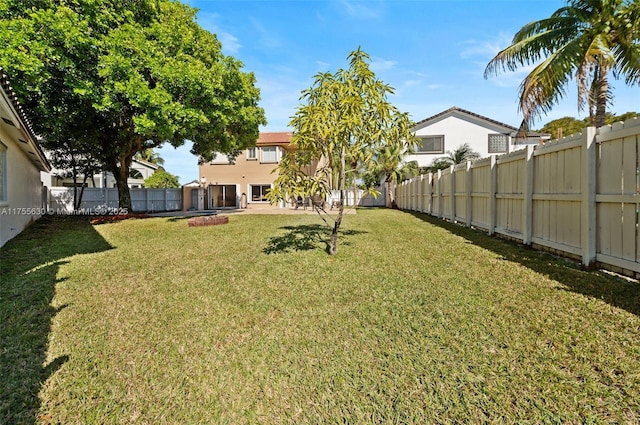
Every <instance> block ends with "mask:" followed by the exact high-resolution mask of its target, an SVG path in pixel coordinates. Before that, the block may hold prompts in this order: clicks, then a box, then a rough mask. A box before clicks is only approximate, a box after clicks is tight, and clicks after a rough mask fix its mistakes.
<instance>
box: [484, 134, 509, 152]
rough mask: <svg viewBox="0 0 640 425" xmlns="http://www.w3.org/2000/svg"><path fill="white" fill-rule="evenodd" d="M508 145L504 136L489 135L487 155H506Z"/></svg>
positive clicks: (507, 137)
mask: <svg viewBox="0 0 640 425" xmlns="http://www.w3.org/2000/svg"><path fill="white" fill-rule="evenodd" d="M508 143H509V136H507V135H506V134H489V153H506V152H507V144H508Z"/></svg>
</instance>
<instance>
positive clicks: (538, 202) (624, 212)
mask: <svg viewBox="0 0 640 425" xmlns="http://www.w3.org/2000/svg"><path fill="white" fill-rule="evenodd" d="M639 163H640V119H637V118H635V119H630V120H627V121H625V122H624V123H617V124H614V125H612V126H605V127H601V128H598V129H596V128H594V127H588V128H585V129H584V131H583V132H582V133H580V134H575V135H573V136H570V137H567V138H564V139H561V140H558V141H555V142H551V143H545V144H543V145H537V146H533V145H532V146H528V147H527V149H524V150H521V151H516V152H513V153H510V154H507V155H502V156H498V157H490V158H484V159H481V160H478V161H475V162H472V163H471V162H469V163H466V164H461V165H456V166H452V167H451V168H449V169H446V170H443V171H440V172H438V173H437V174H431V173H430V174H427V175H422V176H419V177H417V178H414V179H412V180H408V181H406V182H403V183H402V184H400V185H398V186H397V187H396V199H397V202H398V205H399V207H400V208H401V209H405V210H412V211H420V212H423V213H427V214H430V215H434V216H437V217H441V218H444V219H447V220H450V221H451V222H455V223H460V224H464V225H466V226H469V227H476V228H479V229H483V230H485V231H487V232H488V233H489V234H498V235H503V236H506V237H509V238H511V239H516V240H518V241H520V242H522V243H524V244H525V245H533V246H536V247H543V248H545V249H549V250H552V251H554V252H557V253H562V254H564V255H567V256H570V257H574V258H579V259H580V260H581V262H582V263H583V264H584V265H585V266H593V265H600V266H603V267H607V268H610V269H613V270H615V271H620V272H623V273H625V274H629V275H633V276H636V277H637V276H638V274H640V249H639V248H640V243H639V242H640V230H639V224H640V223H639V212H640V166H639V165H638V164H639Z"/></svg>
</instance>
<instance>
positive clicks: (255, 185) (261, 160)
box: [186, 132, 293, 209]
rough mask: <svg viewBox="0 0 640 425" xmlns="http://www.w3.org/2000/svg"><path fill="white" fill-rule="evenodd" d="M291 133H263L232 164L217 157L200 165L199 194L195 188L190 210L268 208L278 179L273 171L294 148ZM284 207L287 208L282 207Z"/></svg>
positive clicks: (226, 159) (189, 206) (223, 156)
mask: <svg viewBox="0 0 640 425" xmlns="http://www.w3.org/2000/svg"><path fill="white" fill-rule="evenodd" d="M291 136H292V133H291V132H272V133H260V136H259V137H258V140H257V141H256V145H255V146H254V147H250V148H248V149H245V150H244V151H242V152H241V153H240V155H238V157H237V158H236V159H235V161H234V162H233V163H229V158H228V157H227V156H226V155H222V154H218V155H217V156H216V158H215V159H214V160H213V161H210V162H207V163H203V164H201V165H200V167H199V168H200V172H199V174H200V186H201V188H200V189H199V190H200V194H201V196H200V197H198V196H197V195H196V194H195V193H196V192H197V191H198V189H195V190H194V191H193V192H192V195H191V197H192V198H191V199H192V201H191V203H190V204H191V205H188V204H189V202H187V205H186V207H187V208H194V209H203V208H204V209H213V208H225V207H231V208H261V207H266V206H269V202H268V201H267V199H266V194H267V192H268V191H269V189H270V188H271V187H272V184H273V182H274V180H275V179H276V178H277V177H278V174H277V172H273V173H272V171H273V170H274V169H275V168H276V167H277V166H278V163H279V162H280V160H281V159H282V156H283V155H285V154H286V152H287V151H290V150H292V149H293V147H292V146H291ZM281 206H284V205H281Z"/></svg>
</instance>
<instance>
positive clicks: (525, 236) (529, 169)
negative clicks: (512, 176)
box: [522, 145, 534, 245]
mask: <svg viewBox="0 0 640 425" xmlns="http://www.w3.org/2000/svg"><path fill="white" fill-rule="evenodd" d="M533 151H534V146H533V145H527V154H526V157H525V166H526V173H525V181H524V190H525V192H524V211H523V212H524V217H523V219H524V226H523V231H522V243H523V244H525V245H531V237H532V235H533Z"/></svg>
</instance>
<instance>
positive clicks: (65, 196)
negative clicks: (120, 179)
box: [49, 187, 182, 214]
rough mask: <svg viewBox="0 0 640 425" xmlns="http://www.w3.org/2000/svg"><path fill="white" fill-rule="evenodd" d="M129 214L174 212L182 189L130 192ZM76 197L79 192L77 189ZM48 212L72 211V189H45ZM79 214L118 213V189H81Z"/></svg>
mask: <svg viewBox="0 0 640 425" xmlns="http://www.w3.org/2000/svg"><path fill="white" fill-rule="evenodd" d="M130 190H131V208H132V209H133V212H160V211H178V210H181V209H182V189H130ZM78 196H80V188H78ZM49 209H50V210H51V211H53V212H57V213H60V214H68V213H71V212H73V211H74V208H73V188H71V187H52V188H51V189H49ZM78 209H79V210H84V211H91V212H100V211H107V210H117V209H118V189H116V188H85V189H84V193H83V195H82V203H81V204H80V208H78Z"/></svg>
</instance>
